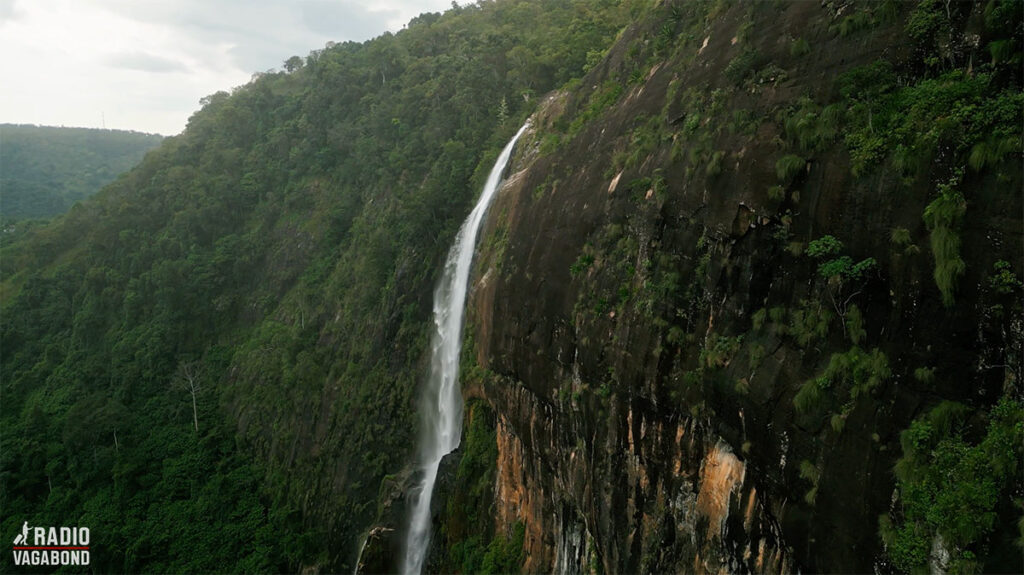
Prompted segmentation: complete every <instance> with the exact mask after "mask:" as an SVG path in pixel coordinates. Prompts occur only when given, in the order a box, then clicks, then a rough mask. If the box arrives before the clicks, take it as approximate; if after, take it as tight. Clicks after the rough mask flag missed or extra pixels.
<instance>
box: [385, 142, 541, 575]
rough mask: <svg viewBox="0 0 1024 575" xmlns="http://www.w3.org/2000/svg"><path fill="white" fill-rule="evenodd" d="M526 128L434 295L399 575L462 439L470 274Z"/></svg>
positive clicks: (418, 556)
mask: <svg viewBox="0 0 1024 575" xmlns="http://www.w3.org/2000/svg"><path fill="white" fill-rule="evenodd" d="M528 125H529V123H527V124H525V125H523V127H522V128H519V131H518V132H516V135H515V136H514V137H513V138H512V140H511V141H510V142H509V143H508V144H507V145H506V146H505V149H504V150H502V151H501V155H499V156H498V159H497V161H496V162H494V167H493V168H491V173H490V175H489V176H487V182H486V183H485V184H484V189H483V192H482V193H481V194H480V200H479V201H478V202H477V204H476V206H475V207H474V208H473V211H472V212H470V214H469V217H467V218H466V221H465V222H463V223H462V227H461V228H459V233H458V234H457V235H456V236H455V243H454V244H452V247H451V250H450V251H449V252H448V259H447V260H446V262H445V266H444V275H443V276H442V277H441V282H440V283H439V284H438V286H437V290H435V291H434V326H435V331H434V335H433V337H432V338H431V358H430V378H429V379H428V381H427V389H426V394H425V400H424V402H423V415H422V418H423V422H424V425H423V432H422V436H421V443H420V462H421V464H422V465H423V468H422V473H423V482H422V483H421V484H420V485H419V486H418V489H417V494H416V495H415V500H414V501H413V505H412V512H411V513H410V517H409V534H408V539H407V540H406V545H405V561H404V562H403V565H402V572H403V573H405V574H406V575H419V573H420V571H422V569H423V561H424V559H425V558H426V554H427V546H428V545H429V543H430V501H431V499H432V498H433V495H434V482H435V480H436V479H437V468H438V466H439V465H440V463H441V458H443V457H444V456H445V455H448V454H449V453H451V452H452V451H453V450H454V449H455V448H456V447H458V446H459V441H460V435H461V433H462V393H461V391H460V390H459V354H460V352H461V351H462V315H463V312H464V311H465V309H466V289H467V284H468V283H469V269H470V265H471V264H472V263H473V253H474V251H475V248H476V238H477V235H478V234H479V232H480V224H481V223H482V222H483V219H484V214H485V213H487V208H488V207H489V206H490V205H491V200H492V199H494V195H495V192H497V190H498V187H499V186H500V184H501V175H502V173H503V172H504V171H505V166H506V165H507V164H508V160H509V157H510V156H511V155H512V148H513V146H515V143H516V140H518V139H519V136H521V135H522V133H523V130H525V129H526V127H527V126H528Z"/></svg>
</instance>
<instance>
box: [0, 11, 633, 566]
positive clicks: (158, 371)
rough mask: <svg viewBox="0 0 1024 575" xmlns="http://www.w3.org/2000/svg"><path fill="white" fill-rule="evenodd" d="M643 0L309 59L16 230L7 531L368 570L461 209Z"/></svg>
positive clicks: (6, 434) (416, 27) (529, 15)
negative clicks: (367, 542) (81, 532)
mask: <svg viewBox="0 0 1024 575" xmlns="http://www.w3.org/2000/svg"><path fill="white" fill-rule="evenodd" d="M631 9H633V7H631V5H630V4H628V3H619V2H611V1H609V2H565V1H558V0H555V1H544V2H526V1H513V2H494V3H491V2H488V3H483V4H480V5H470V6H466V7H461V8H458V9H453V10H450V11H448V12H447V13H446V14H444V15H443V16H442V15H440V14H424V15H422V16H420V17H419V18H416V19H414V20H413V21H411V22H410V23H409V25H408V27H407V29H405V30H403V31H402V32H400V33H398V34H394V35H392V34H386V35H384V36H382V37H380V38H377V39H376V40H373V41H370V42H367V43H363V44H355V43H344V44H338V45H334V46H330V47H328V48H326V49H324V50H317V51H314V52H312V53H310V54H309V55H308V56H306V57H305V58H300V57H293V58H290V59H288V60H287V62H285V64H284V66H283V68H284V69H283V70H282V71H280V72H274V73H266V74H262V75H260V77H258V78H257V79H255V80H254V81H252V82H251V83H249V84H247V85H245V86H241V87H239V88H237V89H235V90H233V91H232V92H231V93H227V92H220V93H217V94H213V95H211V96H209V97H208V98H206V99H204V101H203V108H202V109H201V110H200V111H198V112H197V113H196V114H195V115H194V116H193V117H192V118H191V119H190V120H189V123H188V127H187V129H186V130H185V131H184V133H183V134H181V135H180V136H175V137H170V138H166V139H165V140H164V142H163V144H162V145H161V146H160V147H159V148H158V149H156V150H154V151H152V152H151V153H149V154H148V155H147V156H146V158H145V159H144V160H143V161H142V163H141V164H140V165H139V166H138V167H137V168H136V169H134V170H133V171H131V172H130V173H128V174H127V175H125V176H124V177H121V178H119V179H118V180H117V181H116V182H114V183H113V184H111V185H110V186H108V187H106V188H105V189H104V190H103V191H102V192H100V193H99V194H98V195H97V196H95V197H94V198H92V199H90V201H87V202H82V203H79V204H77V205H76V206H74V208H73V209H72V210H71V211H70V212H69V213H68V214H67V215H66V216H64V217H63V218H60V219H58V220H57V221H55V222H54V223H53V224H52V225H50V226H46V227H42V228H38V229H33V230H31V232H30V233H28V234H27V235H26V236H25V237H22V238H20V239H19V240H18V241H17V242H15V243H13V244H12V245H8V246H5V247H4V251H3V253H2V254H0V266H2V268H0V275H2V279H3V288H2V294H3V313H4V322H3V326H2V330H3V331H2V341H3V377H2V386H3V388H2V393H3V412H2V418H3V419H2V429H3V435H2V437H0V441H2V442H3V444H2V448H0V458H2V470H3V471H2V473H3V476H2V477H3V479H2V480H3V484H4V489H3V490H2V497H3V500H2V501H0V506H2V507H3V508H4V509H5V513H4V517H3V524H2V526H3V528H2V530H3V531H4V532H6V531H11V530H16V529H17V528H19V527H20V525H21V524H22V522H23V521H24V520H26V519H30V520H31V521H32V522H33V523H40V524H46V523H47V522H50V523H53V524H60V523H61V522H62V521H66V520H67V519H66V518H69V517H74V518H77V520H78V521H79V522H81V523H82V524H83V525H89V526H91V527H92V529H93V533H95V534H96V535H95V539H96V544H95V545H96V547H95V551H94V552H93V563H94V565H95V567H96V568H97V569H99V570H104V571H124V572H140V571H192V572H209V571H215V570H223V569H229V570H236V571H250V572H251V571H267V570H279V571H290V572H295V571H298V570H299V569H300V568H302V567H303V566H305V565H309V564H319V565H322V566H324V568H325V569H328V570H330V571H339V570H347V569H350V568H351V564H350V562H351V561H353V559H354V558H353V555H354V553H355V552H356V549H355V547H356V546H357V544H358V541H357V540H358V538H359V536H360V533H361V531H362V530H364V529H365V528H366V527H367V525H368V524H369V522H370V521H372V520H373V519H374V516H375V513H376V497H377V492H378V488H379V485H380V483H381V480H382V479H383V478H384V476H385V475H387V474H389V473H395V472H397V471H398V470H400V469H401V468H402V467H403V466H404V465H405V463H406V462H407V461H408V460H409V459H410V458H411V446H412V444H413V443H414V441H413V440H414V437H413V434H414V430H415V420H414V413H413V409H414V404H413V401H412V397H413V396H414V392H415V389H416V385H417V383H418V381H419V379H420V377H421V373H422V369H421V368H422V365H421V357H422V354H423V350H424V347H425V345H426V340H427V336H428V331H427V323H426V322H427V321H428V319H429V317H430V316H429V313H430V292H431V287H432V285H433V282H434V281H435V279H436V277H437V275H438V271H439V270H438V268H439V266H440V262H441V259H442V257H443V254H444V253H445V252H446V250H447V248H448V244H449V243H450V241H451V238H452V236H453V234H454V233H455V230H456V228H457V226H458V224H459V223H460V222H461V220H462V218H463V217H464V216H465V214H466V213H467V212H468V210H469V207H470V205H471V202H472V200H473V196H474V194H475V193H476V191H478V188H479V185H480V184H482V181H483V177H484V176H486V172H487V171H488V170H489V169H490V163H491V162H492V161H493V158H494V155H495V154H496V153H497V151H498V150H499V149H500V147H501V146H502V145H503V144H504V141H505V140H506V139H507V138H508V136H510V135H511V134H512V133H514V131H515V129H516V128H517V127H518V125H519V124H520V123H521V122H522V120H523V119H524V118H525V116H526V114H527V113H529V111H531V110H532V109H533V107H534V106H535V103H536V101H537V99H538V98H539V97H540V96H541V95H543V94H544V93H546V92H547V91H549V90H551V89H553V88H556V87H558V86H560V85H562V84H564V83H566V82H567V81H569V80H570V79H572V78H574V77H579V76H580V75H582V74H583V72H584V71H585V68H586V67H587V66H588V63H589V65H593V63H594V62H595V61H596V60H597V59H598V58H600V55H601V53H602V51H603V50H604V49H605V48H606V47H607V46H608V45H609V43H610V42H611V41H612V40H614V38H615V36H616V34H617V33H618V32H619V30H620V29H621V28H622V27H623V26H624V25H625V23H626V22H627V21H628V19H629V18H630V17H631V12H630V10H631ZM635 9H636V10H639V9H640V5H639V4H638V5H637V6H636V7H635ZM193 391H194V392H195V398H194V399H195V404H194V405H195V410H193V401H192V400H193V396H192V393H193ZM326 405H331V407H330V408H329V409H321V406H326ZM100 534H102V535H100ZM343 568H344V569H343Z"/></svg>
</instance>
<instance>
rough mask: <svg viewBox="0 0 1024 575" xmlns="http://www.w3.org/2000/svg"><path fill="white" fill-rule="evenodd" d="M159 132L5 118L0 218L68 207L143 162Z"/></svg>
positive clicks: (0, 128)
mask: <svg viewBox="0 0 1024 575" xmlns="http://www.w3.org/2000/svg"><path fill="white" fill-rule="evenodd" d="M162 140H163V136H160V135H159V134H143V133H140V132H126V131H122V130H96V129H89V128H54V127H49V126H25V125H16V124H0V218H2V219H4V220H8V221H9V220H17V219H24V218H44V217H49V216H54V215H57V214H60V213H63V212H65V211H67V210H68V208H70V207H71V206H72V205H73V204H74V203H75V202H77V201H78V200H81V199H83V198H87V197H89V196H91V195H92V194H94V193H96V192H97V191H99V189H100V188H102V187H103V186H105V185H107V184H109V183H110V182H112V181H113V180H114V178H116V177H117V176H118V174H121V173H123V172H125V171H127V170H129V169H131V168H132V167H133V166H135V165H136V164H138V163H139V161H140V160H141V159H142V156H144V155H145V154H146V152H147V151H148V150H150V149H152V148H155V147H156V146H158V145H159V144H160V142H161V141H162Z"/></svg>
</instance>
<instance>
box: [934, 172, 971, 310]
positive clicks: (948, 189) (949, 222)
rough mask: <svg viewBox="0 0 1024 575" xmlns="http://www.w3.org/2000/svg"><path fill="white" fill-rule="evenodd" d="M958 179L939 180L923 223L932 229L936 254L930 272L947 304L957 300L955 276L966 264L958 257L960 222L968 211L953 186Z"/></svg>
mask: <svg viewBox="0 0 1024 575" xmlns="http://www.w3.org/2000/svg"><path fill="white" fill-rule="evenodd" d="M958 183H959V178H958V177H955V178H953V179H952V180H950V181H948V182H946V183H944V184H940V185H939V189H938V193H939V195H938V197H937V198H935V199H934V200H933V201H932V203H930V204H928V207H927V208H925V210H924V223H925V225H926V226H927V227H928V231H930V232H931V244H932V255H933V256H935V272H934V274H933V276H934V278H935V284H936V285H937V286H938V287H939V291H940V292H942V302H943V303H944V304H946V307H952V306H953V304H954V303H955V302H956V298H955V295H954V294H955V291H956V284H957V280H959V279H960V276H962V275H964V270H965V269H966V267H967V264H965V263H964V260H963V259H961V257H960V225H961V223H962V222H963V218H964V214H965V213H966V212H967V202H966V200H965V199H964V196H963V194H961V193H960V192H959V191H958V190H957V189H956V186H957V184H958Z"/></svg>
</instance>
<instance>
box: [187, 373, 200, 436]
mask: <svg viewBox="0 0 1024 575" xmlns="http://www.w3.org/2000/svg"><path fill="white" fill-rule="evenodd" d="M189 384H190V388H189V392H190V393H191V394H192V424H193V425H195V427H196V433H199V413H198V412H197V411H196V386H195V384H194V383H193V382H189Z"/></svg>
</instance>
